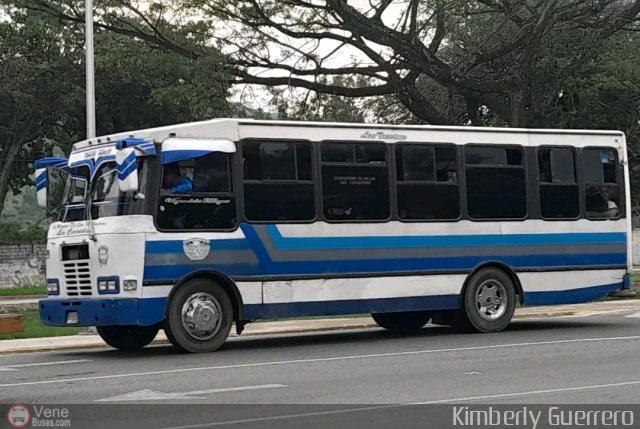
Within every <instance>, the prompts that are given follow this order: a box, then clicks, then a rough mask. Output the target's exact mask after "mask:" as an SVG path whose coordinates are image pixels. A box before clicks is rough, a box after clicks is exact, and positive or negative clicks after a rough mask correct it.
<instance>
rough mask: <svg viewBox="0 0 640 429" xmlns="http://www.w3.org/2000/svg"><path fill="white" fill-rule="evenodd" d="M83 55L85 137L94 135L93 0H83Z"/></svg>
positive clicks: (89, 137) (88, 137)
mask: <svg viewBox="0 0 640 429" xmlns="http://www.w3.org/2000/svg"><path fill="white" fill-rule="evenodd" d="M84 5H85V55H86V60H85V63H86V75H87V84H86V93H87V139H92V138H94V137H95V136H96V93H95V80H94V64H93V0H85V1H84Z"/></svg>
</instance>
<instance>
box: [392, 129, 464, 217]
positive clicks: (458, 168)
mask: <svg viewBox="0 0 640 429" xmlns="http://www.w3.org/2000/svg"><path fill="white" fill-rule="evenodd" d="M391 146H393V150H392V151H391V152H392V153H393V156H394V159H393V171H392V173H393V174H392V176H393V183H392V186H393V190H394V192H393V194H394V195H395V198H394V204H395V205H394V207H393V208H394V220H398V221H400V222H403V223H445V222H446V223H455V222H460V221H461V220H465V217H464V215H463V214H464V213H465V212H466V207H467V205H466V192H464V195H463V188H464V189H466V185H465V183H466V180H464V181H463V177H462V175H463V173H462V168H463V166H462V159H461V151H460V147H461V146H463V145H459V144H455V143H452V142H420V141H413V140H412V141H408V142H405V141H403V142H397V143H394V144H393V145H391ZM404 146H431V147H433V149H434V155H435V149H436V148H437V147H441V148H453V149H454V150H455V152H456V173H457V178H458V181H457V182H456V184H455V186H457V187H458V205H459V213H458V217H457V218H451V219H404V218H402V217H400V213H399V209H400V207H398V185H400V184H408V185H434V184H435V185H438V184H440V185H442V186H454V185H453V184H447V182H438V181H415V180H408V181H405V180H398V169H397V165H398V164H397V162H398V161H397V157H396V154H397V151H398V148H400V151H401V152H402V147H404ZM463 185H465V186H463ZM463 200H464V201H463ZM463 203H464V206H463ZM467 219H468V218H467Z"/></svg>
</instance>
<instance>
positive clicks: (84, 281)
mask: <svg viewBox="0 0 640 429" xmlns="http://www.w3.org/2000/svg"><path fill="white" fill-rule="evenodd" d="M62 265H63V268H64V281H65V286H66V288H67V295H69V296H89V295H92V294H93V292H92V291H91V272H90V270H89V261H67V262H63V263H62Z"/></svg>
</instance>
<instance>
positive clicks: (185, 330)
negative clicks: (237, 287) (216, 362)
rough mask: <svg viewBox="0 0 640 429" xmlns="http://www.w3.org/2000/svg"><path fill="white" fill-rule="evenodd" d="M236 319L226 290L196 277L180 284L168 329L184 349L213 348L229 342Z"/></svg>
mask: <svg viewBox="0 0 640 429" xmlns="http://www.w3.org/2000/svg"><path fill="white" fill-rule="evenodd" d="M232 323H233V307H232V305H231V300H230V299H229V296H228V295H227V293H226V292H225V290H224V289H223V288H222V287H221V286H219V285H218V284H216V283H214V282H212V281H210V280H207V279H194V280H190V281H188V282H187V283H185V284H183V285H180V286H178V289H177V290H176V292H175V294H174V295H173V297H172V298H171V302H170V303H169V311H168V315H167V321H166V325H165V332H166V334H167V337H168V338H169V341H171V344H173V346H174V347H176V348H177V349H178V350H180V351H183V352H189V353H203V352H212V351H214V350H216V349H218V348H220V346H222V344H223V343H224V342H225V340H226V339H227V337H228V336H229V331H230V330H231V324H232Z"/></svg>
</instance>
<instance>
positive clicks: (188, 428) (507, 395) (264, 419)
mask: <svg viewBox="0 0 640 429" xmlns="http://www.w3.org/2000/svg"><path fill="white" fill-rule="evenodd" d="M639 384H640V380H635V381H623V382H620V383H607V384H592V385H588V386H577V387H560V388H556V389H542V390H528V391H524V392H512V393H498V394H495V395H481V396H461V397H457V398H447V399H436V400H433V401H424V402H412V403H409V404H393V405H374V406H370V407H356V408H343V409H340V410H329V411H315V412H310V413H298V414H283V415H279V416H267V417H254V418H250V419H240V420H227V421H222V422H209V423H198V424H193V425H184V426H168V427H164V428H162V429H198V428H210V427H216V426H223V425H235V424H245V423H258V422H268V421H274V420H286V419H295V418H304V417H317V416H326V415H333V414H348V413H357V412H363V411H376V410H385V409H394V408H407V407H416V406H420V405H434V404H455V403H460V402H473V401H479V400H487V399H501V398H515V397H519V396H534V395H542V394H550V393H563V392H576V391H584V390H595V389H608V388H612V387H621V386H635V385H639Z"/></svg>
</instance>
